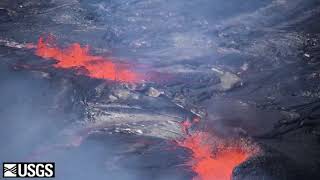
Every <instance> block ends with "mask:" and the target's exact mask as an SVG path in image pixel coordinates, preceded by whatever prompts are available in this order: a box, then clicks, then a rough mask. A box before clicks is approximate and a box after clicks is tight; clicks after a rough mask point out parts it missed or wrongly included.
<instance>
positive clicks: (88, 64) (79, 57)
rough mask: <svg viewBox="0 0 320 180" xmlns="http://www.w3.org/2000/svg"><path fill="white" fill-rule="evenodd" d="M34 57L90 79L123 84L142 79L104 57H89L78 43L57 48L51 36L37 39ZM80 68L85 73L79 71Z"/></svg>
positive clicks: (87, 49) (139, 75)
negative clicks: (53, 61)
mask: <svg viewBox="0 0 320 180" xmlns="http://www.w3.org/2000/svg"><path fill="white" fill-rule="evenodd" d="M36 55H37V56H40V57H42V58H45V59H55V60H56V61H57V63H56V64H55V65H54V67H56V68H63V69H71V68H73V69H74V68H76V69H78V71H77V72H78V73H79V74H83V75H87V76H89V77H91V78H96V79H106V80H115V81H123V82H138V81H140V80H141V78H142V75H141V74H139V73H136V72H134V71H132V70H130V69H129V65H127V64H116V63H114V62H112V61H111V60H109V59H106V58H104V57H101V56H94V55H91V54H90V53H89V47H88V46H85V47H81V45H80V44H79V43H73V44H72V45H69V46H68V47H67V48H64V49H62V48H59V47H57V45H56V43H55V42H54V38H53V37H51V36H48V37H47V38H43V37H40V38H39V40H38V43H37V46H36ZM81 68H82V69H84V70H85V72H83V71H79V69H81Z"/></svg>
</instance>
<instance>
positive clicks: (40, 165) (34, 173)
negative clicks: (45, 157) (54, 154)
mask: <svg viewBox="0 0 320 180" xmlns="http://www.w3.org/2000/svg"><path fill="white" fill-rule="evenodd" d="M2 167H3V171H2V177H3V178H54V177H55V163H54V162H3V163H2Z"/></svg>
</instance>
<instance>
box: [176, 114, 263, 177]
mask: <svg viewBox="0 0 320 180" xmlns="http://www.w3.org/2000/svg"><path fill="white" fill-rule="evenodd" d="M199 121H200V119H194V120H193V121H189V120H185V121H183V122H182V123H181V127H182V131H183V132H184V133H185V135H186V137H185V138H184V139H183V140H180V141H178V145H179V146H181V147H185V148H187V149H189V150H191V152H192V159H191V160H190V162H189V165H190V166H191V168H192V171H193V172H195V173H196V174H197V176H196V177H195V178H194V179H195V180H230V179H231V175H232V171H233V169H234V167H236V166H237V165H239V164H240V163H242V162H243V161H245V160H246V159H247V158H248V157H249V156H250V155H252V154H253V153H256V152H257V151H258V149H257V148H256V147H253V146H248V144H247V143H246V142H245V141H242V140H239V139H238V140H236V139H229V140H227V139H224V138H222V137H219V136H215V135H212V134H209V133H206V132H195V133H192V134H191V133H190V132H189V130H188V129H189V128H190V127H191V126H192V125H193V124H194V123H199Z"/></svg>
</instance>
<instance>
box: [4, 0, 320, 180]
mask: <svg viewBox="0 0 320 180" xmlns="http://www.w3.org/2000/svg"><path fill="white" fill-rule="evenodd" d="M319 13H320V2H318V1H317V0H308V1H304V0H290V1H289V0H265V1H259V0H249V1H239V0H231V1H222V0H199V1H182V0H178V1H174V2H171V1H170V2H169V1H160V0H151V1H139V0H104V1H103V0H71V1H66V0H51V1H45V0H29V1H22V0H2V1H1V2H0V74H1V76H0V94H1V99H0V115H1V127H0V135H1V137H2V144H3V145H2V146H1V148H0V159H1V160H2V161H21V160H23V159H28V158H31V159H35V160H43V159H48V160H55V161H56V162H57V164H58V165H61V166H60V168H61V169H59V173H61V176H64V177H67V178H66V179H77V180H79V179H88V178H93V179H102V178H108V177H109V178H110V177H112V178H113V179H151V178H152V179H192V177H194V176H195V174H194V173H193V172H191V170H190V167H188V166H187V165H186V162H187V161H188V159H189V158H190V152H188V151H186V150H185V149H183V148H180V147H177V146H176V145H175V144H172V143H171V142H172V141H173V140H175V139H177V138H181V137H183V136H184V134H183V131H182V130H181V127H180V126H181V123H182V122H183V121H184V120H186V119H192V118H194V117H201V119H202V120H201V123H200V125H198V126H196V127H192V129H191V131H196V130H199V129H200V130H203V131H208V132H213V133H218V134H220V135H222V136H226V137H238V136H241V137H246V138H249V139H251V141H253V142H254V143H257V144H259V146H260V147H261V148H262V149H263V153H261V154H259V155H257V156H255V157H252V158H250V159H249V160H248V161H246V162H244V163H242V164H240V165H239V166H238V167H236V168H235V170H234V172H233V178H234V179H236V180H238V179H239V180H240V179H241V180H242V179H270V180H271V179H272V180H277V179H290V180H291V179H308V178H309V179H310V177H312V178H313V179H318V178H319V176H320V174H319V172H320V171H319V170H320V169H319V167H320V146H319V145H320V144H319V143H320V126H319V125H320V111H319V110H320V100H319V98H320V91H319V90H320V85H319V84H320V83H319V80H320V71H319V69H318V68H320V66H319V65H320V63H319V62H318V61H319V58H320V34H319V32H320V28H319V27H320V26H319V22H318V18H319ZM48 33H51V34H52V35H54V36H55V37H56V39H57V41H58V43H59V44H61V45H62V46H66V45H68V44H70V43H73V42H79V43H80V44H83V45H85V44H89V45H90V47H91V49H92V51H93V53H94V54H97V55H103V56H112V58H114V59H119V60H123V61H125V62H129V63H131V64H143V65H145V66H146V67H148V68H147V70H143V71H149V72H152V75H150V77H152V78H154V77H157V78H154V80H150V81H146V82H144V83H137V84H134V83H133V84H132V83H122V82H113V81H105V80H98V79H92V78H89V77H86V76H83V75H81V76H79V75H76V73H75V71H74V70H62V69H56V68H53V67H52V66H51V65H52V63H50V62H48V61H44V60H43V59H42V58H41V57H38V56H36V55H35V54H34V50H32V49H28V48H26V47H27V45H26V43H30V42H31V43H35V42H37V40H38V38H39V37H40V36H42V35H44V34H48ZM152 78H151V79H152ZM155 79H156V80H155ZM171 148H173V150H170V151H168V150H166V149H171ZM74 167H76V168H74ZM88 167H90V168H89V169H88ZM95 167H98V168H95ZM87 169H88V173H83V171H86V170H87ZM59 175H60V174H57V176H59ZM61 176H60V177H61ZM62 179H64V178H62Z"/></svg>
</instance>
